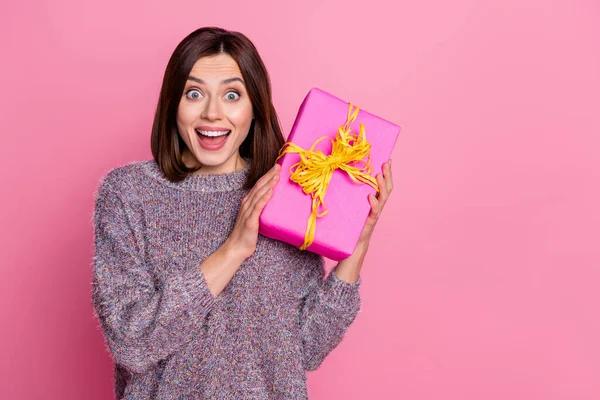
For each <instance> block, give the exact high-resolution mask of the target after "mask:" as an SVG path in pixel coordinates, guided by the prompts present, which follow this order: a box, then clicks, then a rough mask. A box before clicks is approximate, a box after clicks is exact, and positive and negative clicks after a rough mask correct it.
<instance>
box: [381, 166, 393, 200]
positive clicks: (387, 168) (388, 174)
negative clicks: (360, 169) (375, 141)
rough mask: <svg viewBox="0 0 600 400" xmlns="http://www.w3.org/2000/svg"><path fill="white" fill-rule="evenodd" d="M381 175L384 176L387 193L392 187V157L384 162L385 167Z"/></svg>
mask: <svg viewBox="0 0 600 400" xmlns="http://www.w3.org/2000/svg"><path fill="white" fill-rule="evenodd" d="M383 177H384V178H385V183H386V186H387V191H388V195H389V194H390V193H391V192H392V190H393V189H394V182H393V180H392V159H391V158H390V160H389V161H388V162H387V163H385V168H384V169H383Z"/></svg>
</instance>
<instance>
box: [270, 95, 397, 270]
mask: <svg viewBox="0 0 600 400" xmlns="http://www.w3.org/2000/svg"><path fill="white" fill-rule="evenodd" d="M353 105H354V106H358V107H360V105H359V104H354V103H353ZM348 109H349V103H347V102H345V101H343V100H341V99H339V98H337V97H335V96H333V95H331V94H329V93H327V92H324V91H322V90H320V89H317V88H313V89H311V90H310V92H309V93H308V95H307V96H306V98H305V99H304V101H303V102H302V105H301V106H300V110H299V111H298V115H297V116H296V120H295V122H294V125H293V127H292V130H291V132H290V135H289V137H288V139H287V140H288V141H290V142H293V143H295V144H297V145H298V146H300V147H302V148H303V149H306V150H308V149H310V147H311V146H312V145H313V143H314V142H315V141H316V140H317V139H319V138H320V137H322V136H329V137H332V138H333V139H335V137H336V133H337V131H338V128H339V127H340V126H341V125H344V123H345V122H346V120H347V117H348ZM360 123H363V125H364V127H365V132H366V139H367V141H368V142H369V143H371V166H372V171H371V175H372V176H374V177H375V176H377V175H378V174H380V173H381V168H382V166H383V164H384V163H385V162H386V161H388V160H389V158H390V155H391V153H392V149H393V148H394V145H395V143H396V140H397V139H398V134H399V133H400V127H399V126H398V125H396V124H393V123H391V122H389V121H386V120H384V119H382V118H379V117H377V116H375V115H373V114H370V113H368V112H366V111H364V110H363V109H362V108H361V109H360V111H359V113H358V116H357V118H356V120H355V121H354V123H353V124H352V125H351V127H352V130H353V131H354V132H357V133H358V132H360ZM316 149H318V150H321V151H322V152H323V153H324V154H327V155H328V154H330V153H331V142H330V141H329V140H322V141H321V142H320V143H319V144H318V145H317V147H316ZM299 160H300V156H299V155H298V154H295V153H288V154H285V155H284V156H283V157H281V158H280V159H279V161H278V162H279V164H280V165H281V172H280V181H279V182H278V183H277V185H276V186H275V189H274V191H273V196H272V197H271V199H270V200H269V202H268V203H267V205H266V206H265V208H264V210H263V212H262V214H261V216H260V229H259V233H260V234H262V235H264V236H267V237H270V238H272V239H277V240H281V241H283V242H286V243H289V244H292V245H294V246H296V247H300V246H301V245H302V244H303V243H304V235H305V232H306V226H307V223H308V219H309V217H310V215H311V206H312V198H311V196H310V195H309V194H306V193H304V192H303V191H302V187H301V186H300V185H298V184H297V183H295V182H293V181H291V180H290V168H291V166H292V165H293V164H295V163H297V162H298V161H299ZM371 193H373V194H375V193H376V192H375V189H373V188H372V187H370V186H369V185H367V184H357V183H355V182H354V181H352V179H351V178H350V177H349V176H348V174H347V173H346V172H344V171H342V170H339V169H337V170H336V171H335V172H334V173H333V176H332V178H331V181H330V183H329V187H328V189H327V194H326V195H325V198H324V201H325V206H326V207H327V209H328V210H329V211H328V213H327V214H326V215H324V216H322V217H319V218H317V223H316V232H315V237H314V242H313V243H312V244H311V245H310V246H309V247H308V248H307V250H309V251H311V252H314V253H317V254H320V255H322V256H324V257H327V258H329V259H332V260H335V261H340V260H342V259H344V258H348V257H349V256H350V255H352V253H353V252H354V249H355V247H356V244H357V242H358V239H359V237H360V234H361V232H362V230H363V227H364V225H365V222H366V219H367V217H368V215H369V212H370V211H371V205H370V204H369V200H368V196H369V194H371Z"/></svg>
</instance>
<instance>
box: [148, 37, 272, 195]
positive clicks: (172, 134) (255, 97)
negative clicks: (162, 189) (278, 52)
mask: <svg viewBox="0 0 600 400" xmlns="http://www.w3.org/2000/svg"><path fill="white" fill-rule="evenodd" d="M222 53H225V54H228V55H230V56H231V57H232V58H233V59H234V60H235V61H236V62H237V64H238V66H239V68H240V71H241V72H242V78H243V79H244V82H245V85H246V90H247V91H248V96H249V97H250V101H251V103H252V109H253V113H254V120H253V121H252V124H251V125H250V131H249V132H248V136H247V137H246V139H245V140H244V142H243V143H242V144H241V145H240V156H242V157H243V158H245V159H251V166H250V175H249V177H248V180H247V181H246V184H245V187H246V188H247V189H249V188H251V187H252V186H254V184H255V183H256V181H257V180H258V179H259V178H260V177H261V176H263V175H264V174H265V173H266V172H267V171H268V170H269V168H271V167H272V166H273V165H274V164H275V160H276V159H277V156H278V154H279V150H280V149H281V147H282V146H283V143H284V139H283V135H282V134H281V127H280V125H279V119H278V118H277V113H276V112H275V108H274V107H273V102H272V99H271V82H270V79H269V74H268V72H267V69H266V68H265V65H264V63H263V61H262V59H261V58H260V56H259V54H258V51H257V50H256V47H254V44H252V42H251V41H250V40H249V39H248V38H247V37H246V36H244V35H243V34H241V33H239V32H232V31H227V30H225V29H222V28H216V27H205V28H200V29H198V30H196V31H194V32H192V33H190V34H189V35H188V36H187V37H186V38H185V39H183V40H182V41H181V43H179V45H177V47H176V48H175V51H174V52H173V54H172V55H171V58H170V59H169V63H168V65H167V69H166V70H165V75H164V77H163V82H162V87H161V90H160V96H159V99H158V105H157V106H156V113H155V115H154V124H153V125H152V136H151V139H150V146H151V149H152V155H153V157H154V160H155V161H156V163H157V164H158V165H159V167H160V169H161V170H162V172H163V173H164V174H165V176H166V177H167V178H168V179H169V180H171V181H176V182H178V181H181V180H183V179H185V178H186V176H187V175H188V174H190V173H192V172H195V171H197V170H198V169H200V167H195V168H194V167H193V168H189V167H187V166H186V165H185V164H184V163H183V160H182V158H181V156H182V152H183V150H184V149H185V147H186V144H185V142H184V141H183V139H182V138H181V137H180V136H179V133H178V131H177V108H178V107H179V101H180V99H181V96H182V94H183V89H184V87H185V83H186V81H187V78H188V76H189V74H190V71H191V70H192V67H193V66H194V64H195V63H196V61H198V59H199V58H201V57H206V56H213V55H217V54H222Z"/></svg>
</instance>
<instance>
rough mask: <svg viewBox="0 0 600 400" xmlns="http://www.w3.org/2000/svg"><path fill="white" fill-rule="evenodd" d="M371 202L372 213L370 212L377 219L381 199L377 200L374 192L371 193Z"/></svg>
mask: <svg viewBox="0 0 600 400" xmlns="http://www.w3.org/2000/svg"><path fill="white" fill-rule="evenodd" d="M369 204H371V213H370V214H369V216H370V217H372V218H375V219H377V217H378V216H379V208H380V207H379V205H380V202H379V200H377V197H375V195H374V194H370V195H369Z"/></svg>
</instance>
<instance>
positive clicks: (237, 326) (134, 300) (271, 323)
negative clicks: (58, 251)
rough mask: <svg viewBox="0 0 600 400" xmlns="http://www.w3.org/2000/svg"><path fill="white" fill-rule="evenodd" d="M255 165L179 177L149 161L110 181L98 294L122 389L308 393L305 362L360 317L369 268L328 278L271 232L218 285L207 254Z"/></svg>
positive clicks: (224, 395) (98, 209) (103, 203)
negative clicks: (350, 279)
mask: <svg viewBox="0 0 600 400" xmlns="http://www.w3.org/2000/svg"><path fill="white" fill-rule="evenodd" d="M248 171H249V167H248V166H247V167H246V168H245V169H243V170H241V171H237V172H232V173H226V174H219V175H189V176H188V177H187V178H185V179H184V180H183V181H181V182H171V181H169V180H168V179H167V178H166V177H165V176H164V175H163V174H162V172H161V170H160V169H159V167H158V165H157V164H156V162H154V160H147V161H136V162H132V163H129V164H126V165H122V166H119V167H117V168H114V169H112V170H110V171H109V172H108V173H106V174H105V175H104V176H103V178H102V179H101V180H100V185H99V187H98V190H97V192H96V195H95V209H94V238H95V247H94V258H93V287H92V303H93V306H94V310H95V315H96V317H97V318H98V320H99V322H100V327H101V329H102V332H103V335H104V339H105V342H106V345H107V348H108V350H109V351H110V353H111V355H112V357H113V359H114V361H115V371H114V373H115V377H114V379H115V394H116V397H117V399H236V400H239V399H306V398H308V391H307V387H306V371H310V370H315V369H316V368H318V367H319V365H321V363H322V362H323V360H324V359H325V357H326V356H327V355H328V354H329V353H330V352H331V351H332V350H333V349H334V348H335V347H336V346H337V345H338V344H339V343H340V342H341V340H342V338H343V336H344V334H345V333H346V331H347V329H348V328H349V326H350V325H351V324H352V322H353V321H354V319H355V318H356V315H357V314H358V312H359V309H360V304H361V300H360V295H359V287H360V283H361V279H360V278H358V280H357V281H356V282H355V283H354V284H348V283H346V282H344V281H342V280H340V279H339V278H338V277H337V276H336V275H335V273H333V272H330V273H329V275H328V276H327V277H326V278H325V269H324V262H323V258H322V257H321V256H318V255H316V254H314V253H310V252H307V251H301V250H298V249H297V248H295V247H294V246H292V245H289V244H286V243H283V242H280V241H276V240H272V239H269V238H267V237H264V236H262V235H259V237H258V243H257V248H256V251H255V252H254V254H253V255H252V256H251V257H250V258H248V259H247V260H245V261H244V262H243V263H242V265H241V266H240V268H239V269H238V270H237V271H236V273H235V275H234V276H233V278H232V279H231V281H230V282H229V283H228V284H227V286H226V287H225V288H224V290H223V291H222V292H221V293H220V294H219V295H218V296H216V297H214V296H213V295H212V294H211V292H210V291H209V289H208V286H207V284H206V282H205V280H204V276H203V274H202V272H201V269H200V264H201V263H202V261H203V260H204V259H206V257H208V256H209V255H210V254H212V253H213V252H214V251H216V250H217V249H218V248H219V247H220V246H221V245H222V244H223V243H224V242H225V240H226V239H227V237H228V236H229V234H230V233H231V231H232V230H233V227H234V225H235V220H236V217H237V213H238V210H239V209H240V205H241V202H242V199H243V198H244V196H245V195H246V194H247V193H248V191H247V190H245V189H243V184H244V182H245V180H246V177H247V176H248ZM309 206H310V204H309V203H307V207H309ZM291 212H293V210H291Z"/></svg>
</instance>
